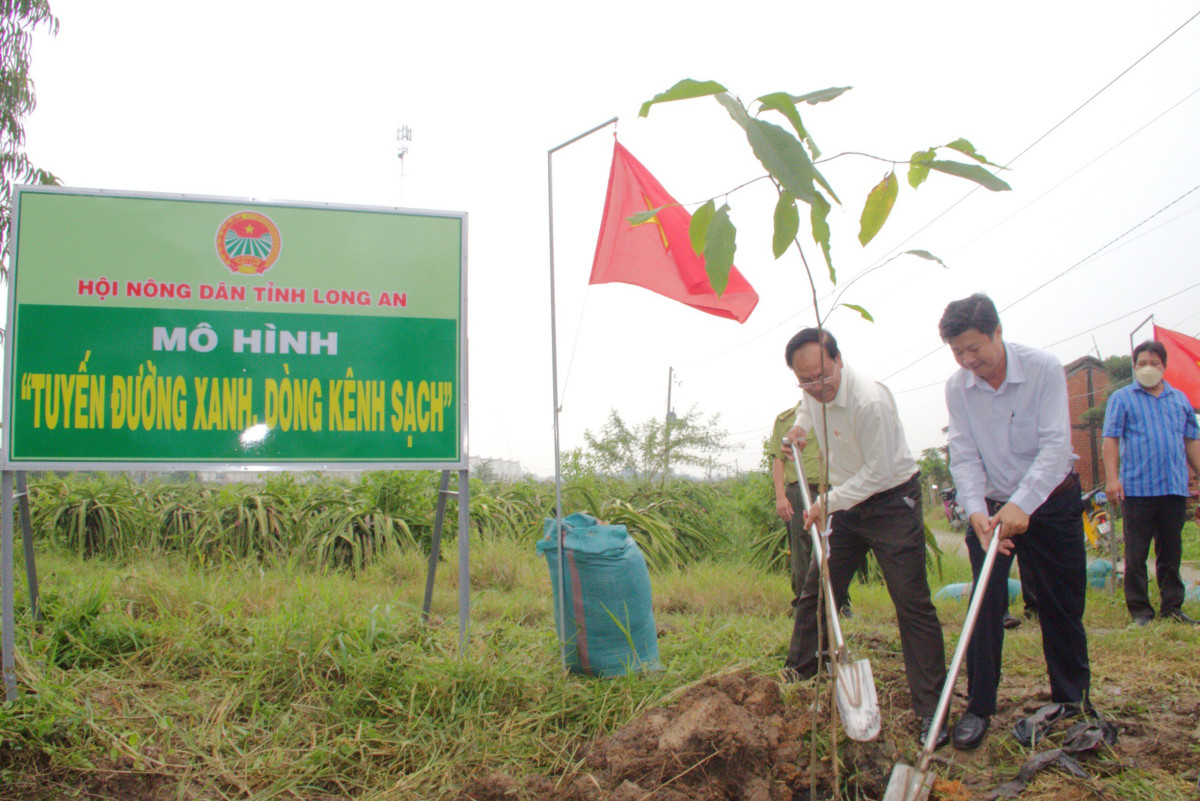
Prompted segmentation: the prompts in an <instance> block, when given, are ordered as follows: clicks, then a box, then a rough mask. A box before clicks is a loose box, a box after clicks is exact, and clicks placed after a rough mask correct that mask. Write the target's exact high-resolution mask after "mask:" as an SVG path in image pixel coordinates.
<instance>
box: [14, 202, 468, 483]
mask: <svg viewBox="0 0 1200 801" xmlns="http://www.w3.org/2000/svg"><path fill="white" fill-rule="evenodd" d="M10 241H11V243H12V248H13V249H12V251H11V254H10V264H11V265H12V271H11V276H10V277H11V291H10V298H9V317H8V331H7V336H6V338H5V348H6V350H5V353H6V357H7V361H6V364H5V367H6V370H5V385H4V391H5V402H4V412H5V414H4V421H3V424H4V425H3V433H4V446H3V461H4V464H5V465H6V466H12V467H14V468H16V469H29V468H67V467H69V468H75V469H79V468H106V467H109V468H111V467H126V466H138V467H142V466H155V465H164V466H166V465H170V466H172V467H175V466H191V467H192V468H193V469H195V468H204V469H212V466H213V465H229V466H230V467H231V468H232V469H246V468H249V467H267V468H269V467H272V466H280V467H298V468H306V467H313V468H320V467H335V468H336V467H340V468H359V467H364V468H365V467H379V468H396V467H414V468H417V467H419V468H438V469H451V468H455V467H457V468H460V469H461V468H465V467H466V456H465V453H464V450H463V447H462V442H463V436H464V432H465V420H464V413H465V412H464V410H465V408H466V404H465V398H464V397H463V395H464V393H465V387H466V381H465V353H464V343H465V341H466V335H465V332H466V319H465V313H464V310H465V294H466V293H465V287H466V274H465V263H466V215H465V214H458V213H435V212H412V211H399V210H391V209H378V208H361V207H330V206H315V205H292V204H265V203H251V202H246V201H234V200H228V199H222V198H193V197H179V196H157V195H156V196H151V195H137V196H134V195H124V194H113V193H102V192H95V191H86V190H75V189H62V188H43V187H21V188H19V189H18V191H17V193H16V196H15V198H14V205H13V231H12V236H11V240H10Z"/></svg>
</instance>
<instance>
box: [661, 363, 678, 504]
mask: <svg viewBox="0 0 1200 801" xmlns="http://www.w3.org/2000/svg"><path fill="white" fill-rule="evenodd" d="M674 383H675V368H674V367H668V368H667V418H666V421H667V422H666V425H665V426H663V430H664V431H665V432H666V433H665V435H664V436H663V477H662V483H663V484H666V483H667V474H668V473H670V472H671V423H673V422H675V413H674V412H672V411H671V385H672V384H674Z"/></svg>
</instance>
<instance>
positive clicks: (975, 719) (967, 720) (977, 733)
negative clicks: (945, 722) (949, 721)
mask: <svg viewBox="0 0 1200 801" xmlns="http://www.w3.org/2000/svg"><path fill="white" fill-rule="evenodd" d="M991 723H992V719H991V718H989V717H986V716H984V715H976V714H975V713H974V712H964V713H963V716H962V717H961V718H959V720H958V724H957V725H955V727H954V736H953V737H952V738H951V739H952V740H953V741H954V747H955V748H957V749H958V750H959V751H972V750H974V749H976V748H978V747H979V744H980V743H981V742H983V735H985V734H987V730H988V726H990V725H991Z"/></svg>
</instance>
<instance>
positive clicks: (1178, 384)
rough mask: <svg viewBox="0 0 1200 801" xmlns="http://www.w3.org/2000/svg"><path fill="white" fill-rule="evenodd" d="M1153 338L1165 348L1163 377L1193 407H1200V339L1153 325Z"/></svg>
mask: <svg viewBox="0 0 1200 801" xmlns="http://www.w3.org/2000/svg"><path fill="white" fill-rule="evenodd" d="M1154 339H1155V340H1157V341H1158V342H1161V343H1162V344H1163V346H1164V347H1165V348H1166V349H1167V370H1166V372H1165V373H1164V374H1163V378H1164V379H1165V380H1166V382H1167V383H1168V384H1170V385H1171V386H1173V387H1175V389H1177V390H1179V391H1180V392H1182V393H1183V394H1184V395H1187V397H1188V400H1189V401H1191V403H1192V408H1193V409H1200V339H1193V338H1192V337H1189V336H1185V335H1184V334H1180V333H1179V332H1178V331H1169V330H1167V329H1166V328H1159V327H1158V326H1157V325H1156V326H1154Z"/></svg>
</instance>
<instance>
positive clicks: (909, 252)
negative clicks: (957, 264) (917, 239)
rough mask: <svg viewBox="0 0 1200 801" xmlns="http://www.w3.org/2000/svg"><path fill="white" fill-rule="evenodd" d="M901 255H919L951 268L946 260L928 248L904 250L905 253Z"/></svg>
mask: <svg viewBox="0 0 1200 801" xmlns="http://www.w3.org/2000/svg"><path fill="white" fill-rule="evenodd" d="M900 255H902V256H919V257H920V258H922V259H928V260H929V261H936V262H937V263H938V264H940V265H942V266H943V267H945V268H946V269H947V270H949V269H950V267H949V266H948V265H947V264H946V262H944V261H942V260H941V259H939V258H938V257H937V256H935V255H933V254H932V253H930V252H929V251H928V250H906V251H904V253H901V254H900Z"/></svg>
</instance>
